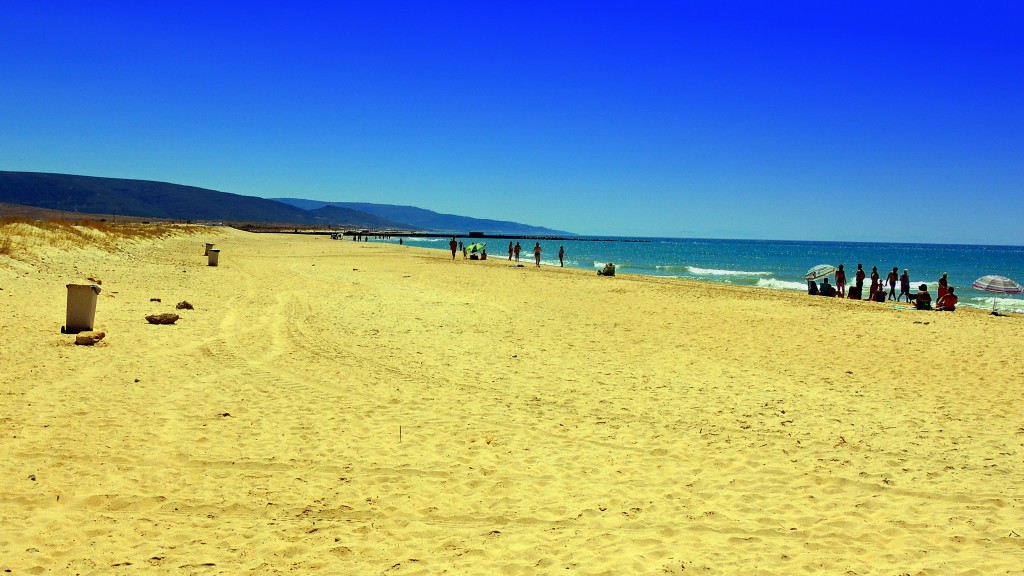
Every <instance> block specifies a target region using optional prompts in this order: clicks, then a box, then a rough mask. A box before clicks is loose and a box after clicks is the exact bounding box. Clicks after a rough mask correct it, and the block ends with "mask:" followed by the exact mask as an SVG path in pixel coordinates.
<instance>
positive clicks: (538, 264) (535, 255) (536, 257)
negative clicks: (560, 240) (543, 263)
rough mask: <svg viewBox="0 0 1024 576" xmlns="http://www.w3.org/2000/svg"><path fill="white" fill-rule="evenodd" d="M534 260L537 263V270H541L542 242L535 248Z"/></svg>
mask: <svg viewBox="0 0 1024 576" xmlns="http://www.w3.org/2000/svg"><path fill="white" fill-rule="evenodd" d="M533 259H534V260H536V261H537V268H540V242H537V245H536V246H534V247H533Z"/></svg>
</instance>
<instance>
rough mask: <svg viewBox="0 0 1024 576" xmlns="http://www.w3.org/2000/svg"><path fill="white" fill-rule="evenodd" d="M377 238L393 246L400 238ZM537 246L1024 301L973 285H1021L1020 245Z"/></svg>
mask: <svg viewBox="0 0 1024 576" xmlns="http://www.w3.org/2000/svg"><path fill="white" fill-rule="evenodd" d="M457 239H458V240H461V241H464V242H466V243H467V244H468V243H470V242H471V241H470V240H469V239H468V238H457ZM448 240H449V239H448V238H424V237H411V238H405V239H404V242H405V243H406V244H408V245H411V246H422V247H427V248H436V249H439V250H447V249H448ZM478 240H479V239H473V240H472V241H474V242H475V241H478ZM381 241H382V242H389V243H393V244H397V243H398V239H397V238H392V239H389V240H381ZM513 241H514V240H513ZM482 242H485V243H486V244H487V248H488V250H487V253H488V256H489V257H490V258H491V259H507V258H508V240H500V239H495V238H488V239H483V240H482ZM535 242H536V241H534V240H520V244H521V245H522V247H523V253H522V254H521V255H520V259H521V261H522V262H523V263H527V264H532V263H533V245H534V243H535ZM540 244H541V264H543V265H548V266H557V265H558V247H559V246H564V247H565V265H566V266H571V267H574V268H584V269H590V270H595V272H596V270H598V269H600V268H603V267H604V264H605V263H606V262H614V263H615V266H616V273H618V274H645V275H649V276H663V277H672V278H691V279H697V280H705V281H709V282H721V283H724V284H737V285H742V286H755V287H759V288H764V289H768V290H799V291H806V290H807V283H806V282H805V281H804V279H803V277H804V274H806V273H807V270H808V269H810V268H811V267H813V266H815V265H817V264H832V265H839V264H844V265H845V269H846V276H847V279H848V280H847V284H852V283H853V276H854V271H855V270H856V269H857V264H858V263H860V264H863V265H864V270H865V273H866V274H868V275H870V274H871V267H872V266H878V272H879V274H880V275H881V277H882V278H883V279H884V278H885V276H886V274H887V273H888V272H889V271H890V270H892V268H893V267H894V266H895V267H897V268H898V269H899V272H900V273H901V274H902V272H903V269H904V268H906V269H908V270H909V271H910V281H911V288H912V289H913V291H915V292H916V289H917V286H918V285H919V284H921V283H925V284H928V287H929V291H930V292H931V293H932V297H933V298H934V297H935V292H936V287H937V285H938V279H939V277H940V276H942V273H943V272H948V273H949V283H950V285H952V286H955V287H956V293H957V295H958V296H959V297H960V305H961V306H972V307H976V308H992V305H993V298H995V299H996V301H995V304H996V307H997V309H998V310H1000V311H1017V312H1024V298H1022V297H1021V296H1020V295H1017V296H1007V295H995V294H991V293H987V292H981V291H978V290H975V289H974V288H972V287H971V283H972V282H974V281H975V280H976V279H978V278H980V277H982V276H985V275H987V274H999V275H1001V276H1006V277H1009V278H1012V279H1013V280H1016V281H1017V282H1018V283H1024V247H1022V246H974V245H960V244H892V243H876V242H804V241H779V240H709V239H695V238H616V239H595V238H579V239H574V240H565V241H541V243H540ZM830 280H834V278H833V279H830ZM866 282H869V281H866ZM865 290H866V288H865ZM865 296H866V294H865Z"/></svg>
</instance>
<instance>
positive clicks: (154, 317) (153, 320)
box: [146, 313, 179, 324]
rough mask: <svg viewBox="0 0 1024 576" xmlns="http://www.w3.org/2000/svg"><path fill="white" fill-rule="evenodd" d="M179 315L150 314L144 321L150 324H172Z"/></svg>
mask: <svg viewBox="0 0 1024 576" xmlns="http://www.w3.org/2000/svg"><path fill="white" fill-rule="evenodd" d="M178 318H179V316H178V315H177V314H170V313H164V314H150V315H149V316H146V321H147V322H149V323H150V324H174V323H175V322H177V321H178Z"/></svg>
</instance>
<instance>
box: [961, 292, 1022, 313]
mask: <svg viewBox="0 0 1024 576" xmlns="http://www.w3.org/2000/svg"><path fill="white" fill-rule="evenodd" d="M993 302H995V305H996V310H998V311H1000V312H1017V313H1024V300H1021V299H1020V298H995V297H985V296H975V297H974V298H971V301H970V302H965V303H964V305H965V306H970V307H971V308H982V309H985V310H991V309H992V303H993Z"/></svg>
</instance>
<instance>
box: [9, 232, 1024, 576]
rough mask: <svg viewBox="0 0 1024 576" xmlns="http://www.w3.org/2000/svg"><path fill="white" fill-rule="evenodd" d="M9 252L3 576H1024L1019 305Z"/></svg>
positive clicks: (398, 256) (263, 242) (421, 257)
mask: <svg viewBox="0 0 1024 576" xmlns="http://www.w3.org/2000/svg"><path fill="white" fill-rule="evenodd" d="M206 241H209V242H215V243H216V244H217V247H218V248H220V249H221V250H222V252H221V253H220V254H221V256H220V265H219V266H217V267H209V266H207V265H206V264H207V258H206V257H205V256H203V244H202V243H203V242H206ZM33 250H34V252H33V253H32V254H31V257H26V256H25V255H24V254H19V255H18V256H19V259H18V260H11V259H10V258H8V257H4V256H0V288H2V290H0V316H2V318H3V327H4V330H3V340H2V343H0V350H2V354H0V438H2V440H0V573H6V572H2V571H5V570H6V571H10V572H9V573H11V574H15V575H17V574H129V573H130V574H137V573H146V574H149V573H152V574H243V573H256V574H278V573H294V574H383V573H387V574H441V573H446V574H616V575H618V574H687V575H689V574H780V575H782V574H890V575H896V574H915V575H917V574H978V575H990V574H1021V573H1022V571H1024V569H1022V566H1024V449H1022V448H1024V395H1022V392H1024V360H1022V356H1021V353H1020V347H1021V342H1022V336H1024V319H1022V318H1021V317H1019V316H1010V317H1004V318H996V317H993V316H990V315H988V314H985V313H983V312H980V311H970V310H961V311H957V312H956V313H952V314H949V313H938V312H912V311H906V310H897V309H893V308H892V307H890V306H887V305H883V304H872V303H867V302H847V301H842V300H833V299H824V298H810V297H807V296H805V295H802V294H796V293H787V292H779V291H769V290H762V289H756V288H738V287H729V286H723V285H718V284H703V283H698V282H686V281H680V280H671V279H657V278H644V277H638V276H618V277H615V278H602V277H598V276H596V275H594V274H593V273H590V272H586V271H582V270H570V269H557V268H549V267H545V268H542V269H539V270H538V269H535V268H534V267H532V266H527V267H524V268H513V267H509V266H508V262H507V261H505V260H490V261H487V262H473V261H464V260H462V259H461V257H460V258H459V259H458V260H456V261H454V262H453V261H451V260H450V259H449V258H448V257H447V254H446V253H445V252H442V251H428V250H422V249H416V248H410V247H400V246H392V245H381V244H374V243H356V242H351V241H331V240H329V239H328V238H326V237H322V236H320V237H312V236H291V235H253V234H247V233H243V232H239V231H235V230H230V229H211V230H208V231H206V233H204V234H203V235H200V236H191V237H190V236H178V237H174V238H170V239H162V240H135V241H132V242H129V243H126V245H124V246H121V247H120V248H119V249H117V250H110V249H106V250H100V249H81V248H73V247H71V248H49V247H47V246H36V247H35V248H33ZM88 277H92V278H94V279H99V280H102V282H103V284H102V288H103V291H102V293H101V294H100V296H99V297H98V306H97V312H96V328H97V329H99V330H104V331H106V332H107V337H106V339H105V340H103V341H102V342H100V343H99V344H97V345H95V346H92V347H85V346H75V345H73V343H72V342H73V340H74V337H73V336H68V335H62V334H60V327H61V325H62V324H63V323H64V313H65V299H66V289H65V284H68V283H89V281H88V280H87V278H88ZM153 298H159V299H160V300H161V302H152V301H151V299H153ZM182 300H187V301H189V302H190V303H192V304H193V305H194V306H195V309H194V310H184V311H178V313H179V314H181V316H182V318H181V320H179V321H178V322H177V324H175V325H173V326H154V325H150V324H148V323H146V321H145V320H144V316H145V315H147V314H151V313H158V312H175V310H174V305H175V304H176V303H177V302H179V301H182Z"/></svg>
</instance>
